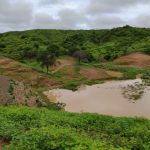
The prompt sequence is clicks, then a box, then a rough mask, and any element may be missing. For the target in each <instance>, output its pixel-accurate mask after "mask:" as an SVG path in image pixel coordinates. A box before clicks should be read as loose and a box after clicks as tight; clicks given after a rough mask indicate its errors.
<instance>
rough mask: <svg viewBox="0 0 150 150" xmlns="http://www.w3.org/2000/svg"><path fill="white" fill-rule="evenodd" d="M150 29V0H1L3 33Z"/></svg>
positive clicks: (0, 9) (0, 14)
mask: <svg viewBox="0 0 150 150" xmlns="http://www.w3.org/2000/svg"><path fill="white" fill-rule="evenodd" d="M126 24H128V25H131V26H137V27H150V0H0V32H6V31H14V30H26V29H35V28H41V29H102V28H103V29H104V28H113V27H118V26H124V25H126Z"/></svg>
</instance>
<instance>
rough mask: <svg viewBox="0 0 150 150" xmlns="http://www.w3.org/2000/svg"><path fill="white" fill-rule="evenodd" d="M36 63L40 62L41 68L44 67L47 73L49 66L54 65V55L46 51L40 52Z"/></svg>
mask: <svg viewBox="0 0 150 150" xmlns="http://www.w3.org/2000/svg"><path fill="white" fill-rule="evenodd" d="M38 61H40V62H41V67H42V68H44V67H46V69H47V73H48V71H49V66H52V65H54V64H55V63H56V55H55V54H54V53H49V52H47V51H45V52H41V53H40V54H39V56H38Z"/></svg>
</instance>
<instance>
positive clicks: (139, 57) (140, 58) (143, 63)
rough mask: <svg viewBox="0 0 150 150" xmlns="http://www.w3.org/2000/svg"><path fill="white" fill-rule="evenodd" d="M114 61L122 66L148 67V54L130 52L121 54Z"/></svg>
mask: <svg viewBox="0 0 150 150" xmlns="http://www.w3.org/2000/svg"><path fill="white" fill-rule="evenodd" d="M114 62H116V63H117V64H119V65H124V66H130V67H140V68H148V67H150V56H149V55H146V54H142V53H132V54H129V55H126V56H122V57H120V58H118V59H116V60H115V61H114Z"/></svg>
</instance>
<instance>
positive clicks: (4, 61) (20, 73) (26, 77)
mask: <svg viewBox="0 0 150 150" xmlns="http://www.w3.org/2000/svg"><path fill="white" fill-rule="evenodd" d="M0 70H1V71H2V72H3V74H4V75H6V76H9V77H12V78H13V79H15V80H17V81H20V82H24V83H27V84H32V85H37V84H38V85H40V84H41V85H43V84H45V83H46V85H47V86H52V85H55V84H56V82H55V81H53V80H52V79H50V78H47V77H45V76H42V75H41V74H40V73H38V72H37V71H34V70H33V69H32V68H29V67H28V66H26V65H24V64H21V63H18V62H16V61H14V60H12V59H9V58H6V57H2V56H0Z"/></svg>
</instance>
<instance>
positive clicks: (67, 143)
mask: <svg viewBox="0 0 150 150" xmlns="http://www.w3.org/2000/svg"><path fill="white" fill-rule="evenodd" d="M0 137H1V138H3V139H6V140H8V141H10V144H9V145H8V146H6V147H5V148H4V149H5V150H38V149H39V150H46V149H53V150H54V149H55V150H58V149H61V150H67V149H68V150H70V149H72V150H78V149H79V150H108V149H109V150H115V149H116V150H117V149H118V150H127V149H129V150H131V149H135V150H136V149H139V150H148V149H149V148H150V121H149V120H146V119H142V118H123V117H122V118H115V117H110V116H102V115H98V114H90V113H81V114H76V113H69V112H63V111H52V110H48V109H42V108H41V109H38V108H28V107H16V106H9V107H4V106H0Z"/></svg>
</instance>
